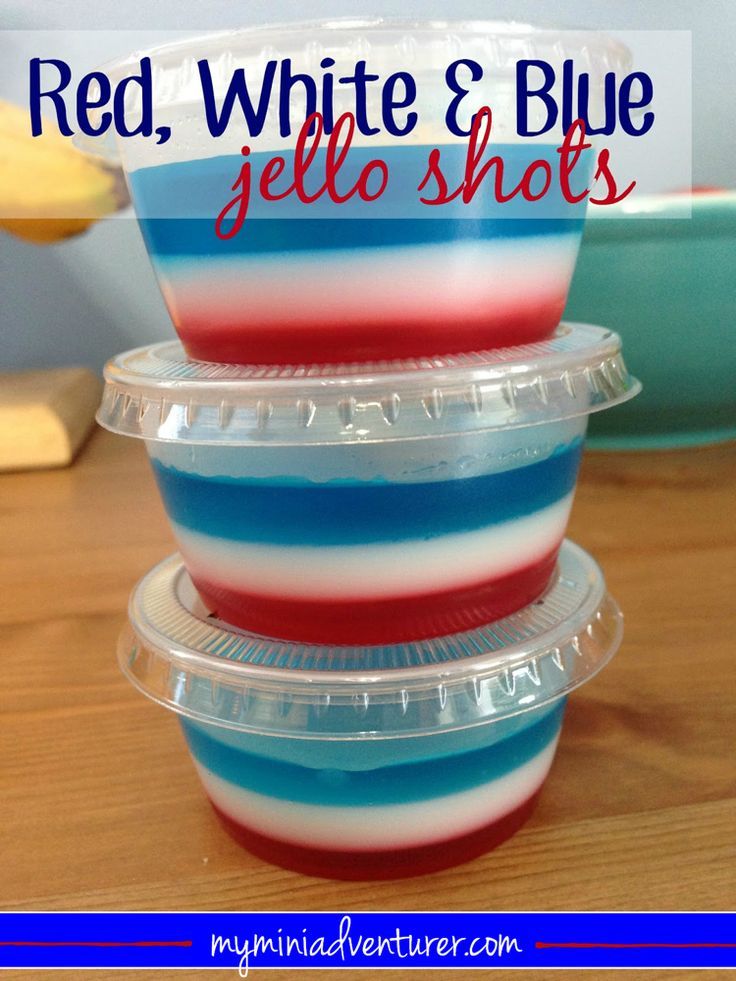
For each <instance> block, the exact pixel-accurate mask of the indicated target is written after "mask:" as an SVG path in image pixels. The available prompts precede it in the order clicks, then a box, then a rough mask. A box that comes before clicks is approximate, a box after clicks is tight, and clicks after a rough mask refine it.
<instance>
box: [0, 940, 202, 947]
mask: <svg viewBox="0 0 736 981" xmlns="http://www.w3.org/2000/svg"><path fill="white" fill-rule="evenodd" d="M191 946H192V941H191V940H0V947H191Z"/></svg>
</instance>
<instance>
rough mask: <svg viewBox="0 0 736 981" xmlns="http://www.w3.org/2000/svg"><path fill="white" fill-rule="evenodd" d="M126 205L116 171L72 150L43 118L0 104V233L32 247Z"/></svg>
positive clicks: (73, 231) (83, 228) (76, 230)
mask: <svg viewBox="0 0 736 981" xmlns="http://www.w3.org/2000/svg"><path fill="white" fill-rule="evenodd" d="M127 203H128V193H127V188H126V186H125V181H124V179H123V176H122V174H121V172H120V171H119V170H118V169H116V168H114V167H110V166H109V165H108V164H106V163H104V162H103V161H102V160H98V159H97V158H96V157H93V156H90V155H89V154H86V153H82V152H81V151H80V150H77V148H76V147H74V146H73V145H72V143H71V141H70V140H69V139H68V138H67V137H64V136H62V135H61V134H60V133H59V132H58V130H56V131H54V129H53V124H52V123H50V122H49V121H48V120H44V132H43V134H42V135H41V136H37V137H34V136H32V135H31V129H30V122H29V119H28V113H27V111H26V110H24V109H22V108H21V107H20V106H16V105H13V104H12V103H10V102H4V101H2V100H0V229H3V230H4V231H6V232H10V233H11V234H13V235H16V236H17V237H18V238H22V239H25V240H26V241H28V242H33V243H35V244H38V245H43V244H48V243H51V242H58V241H61V240H62V239H65V238H68V237H69V236H71V235H79V234H80V233H81V232H84V231H86V230H87V229H88V228H89V227H90V225H92V224H94V222H96V221H98V220H99V219H100V218H104V217H105V216H106V215H109V214H112V213H113V212H115V211H118V210H119V209H120V208H122V207H125V206H126V205H127Z"/></svg>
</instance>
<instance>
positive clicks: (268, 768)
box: [181, 700, 565, 807]
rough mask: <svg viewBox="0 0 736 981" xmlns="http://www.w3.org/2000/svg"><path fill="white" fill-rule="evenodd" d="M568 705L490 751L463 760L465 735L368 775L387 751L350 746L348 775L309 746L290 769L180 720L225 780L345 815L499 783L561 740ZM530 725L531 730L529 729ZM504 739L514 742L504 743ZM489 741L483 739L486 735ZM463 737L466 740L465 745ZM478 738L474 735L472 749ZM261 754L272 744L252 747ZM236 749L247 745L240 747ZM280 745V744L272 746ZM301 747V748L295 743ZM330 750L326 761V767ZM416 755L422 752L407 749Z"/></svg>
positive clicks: (509, 725)
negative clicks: (353, 763) (352, 762)
mask: <svg viewBox="0 0 736 981" xmlns="http://www.w3.org/2000/svg"><path fill="white" fill-rule="evenodd" d="M564 708H565V703H564V700H561V701H558V702H557V703H556V704H555V705H554V707H552V708H551V709H550V708H545V709H540V710H539V711H536V712H535V711H533V710H532V711H530V712H528V713H526V714H525V715H524V716H523V717H522V719H521V720H519V719H510V720H508V721H506V722H498V723H493V724H491V725H487V726H485V727H482V728H483V729H485V730H486V732H487V738H488V740H490V741H491V744H490V745H486V746H481V747H478V748H473V749H470V750H468V751H466V752H462V750H460V749H459V747H458V744H459V743H461V741H462V736H463V734H462V733H459V734H453V733H450V734H448V735H447V736H445V737H433V738H432V740H431V746H432V748H433V750H434V755H432V756H427V758H424V759H418V760H415V761H414V762H410V763H405V762H397V763H395V764H394V765H382V766H377V767H375V768H373V769H366V765H367V761H368V760H370V758H371V754H372V753H374V752H376V754H377V755H378V754H380V755H381V756H383V757H384V759H382V761H381V762H383V763H385V755H386V747H385V746H381V745H380V742H381V741H378V745H376V746H374V745H373V744H372V743H371V741H370V740H353V741H352V742H349V743H346V744H344V748H343V756H344V757H345V764H346V767H345V768H342V769H341V768H336V767H334V766H329V765H327V766H326V765H325V764H329V763H332V762H334V758H333V752H334V747H331V746H330V745H329V741H328V742H327V743H326V744H323V743H320V742H319V741H318V740H315V741H313V740H302V741H301V747H300V748H299V749H298V750H297V751H296V752H299V753H300V754H301V755H302V757H303V760H304V762H303V764H301V763H294V762H288V761H286V760H284V759H275V758H273V757H272V756H265V755H260V754H256V753H253V752H250V751H249V750H248V748H247V747H249V746H250V745H251V742H252V740H251V737H249V736H248V735H247V734H245V733H240V734H233V733H230V734H228V742H223V741H221V733H222V730H218V729H217V727H214V726H207V725H203V724H201V723H195V722H191V721H190V720H188V719H186V718H182V719H181V724H182V727H183V729H184V734H185V736H186V739H187V742H188V744H189V749H190V750H191V752H192V755H193V756H194V758H195V759H196V760H197V761H198V762H200V763H201V764H202V765H203V766H205V767H206V768H207V769H208V770H210V771H211V772H212V773H214V774H216V775H217V776H218V777H220V778H222V779H223V780H227V781H228V782H230V783H232V784H234V785H236V786H238V787H243V788H245V789H246V790H251V791H254V792H256V793H259V794H264V795H267V796H271V797H277V798H280V799H283V800H290V801H295V802H299V803H305V804H323V805H330V806H339V807H350V806H365V805H369V804H401V803H411V802H415V801H422V800H429V799H431V798H433V797H437V796H441V795H446V794H453V793H458V792H460V791H463V790H470V789H472V788H473V787H476V786H479V785H481V784H484V783H487V782H489V781H491V780H495V779H497V778H499V777H502V776H504V775H505V774H507V773H510V772H511V771H512V770H514V769H516V768H517V767H519V766H522V765H523V764H524V763H527V762H528V761H529V760H531V759H532V758H533V757H534V756H536V755H537V754H539V753H540V752H541V751H542V750H543V749H544V748H545V747H546V746H548V745H549V744H550V742H552V740H553V739H555V738H556V736H557V733H558V732H559V730H560V726H561V725H562V716H563V713H564ZM527 718H528V719H529V722H528V724H526V725H524V721H525V720H526V719H527ZM504 733H508V735H505V736H504ZM481 735H482V734H481ZM458 737H459V738H458ZM477 738H478V733H473V732H472V731H471V732H470V733H469V740H470V741H471V742H475V741H477ZM253 741H254V742H255V743H256V745H259V747H260V748H261V749H265V748H267V746H268V741H267V740H263V739H261V740H253ZM237 742H240V743H241V744H242V748H241V746H238V745H236V743H237ZM272 742H273V740H272ZM293 742H296V741H293ZM407 742H412V740H406V739H405V740H400V739H397V740H393V751H394V753H395V756H396V758H397V759H398V760H401V759H402V758H403V751H404V749H405V744H406V743H407ZM323 750H324V753H325V757H326V758H325V759H322V756H323ZM406 751H407V752H408V753H416V752H417V748H416V747H406ZM351 755H352V756H359V757H360V759H359V760H356V768H355V769H352V768H350V756H351Z"/></svg>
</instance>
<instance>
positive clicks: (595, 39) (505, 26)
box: [99, 17, 631, 78]
mask: <svg viewBox="0 0 736 981" xmlns="http://www.w3.org/2000/svg"><path fill="white" fill-rule="evenodd" d="M317 31H320V32H324V33H325V34H327V35H329V36H330V37H335V36H338V35H339V34H340V33H341V32H342V33H343V34H344V35H345V36H346V37H351V36H352V37H362V36H364V35H366V34H369V35H376V34H381V33H382V34H384V36H385V35H386V34H389V33H395V34H397V35H400V34H405V33H406V32H411V33H412V34H413V35H416V34H419V35H426V36H428V37H432V36H435V37H436V36H442V35H452V36H454V37H456V38H461V37H463V36H465V37H469V38H482V37H483V36H488V35H495V36H494V42H495V43H496V44H501V45H503V44H504V43H507V44H518V43H519V42H526V43H527V44H533V43H535V42H536V43H537V44H540V45H541V44H548V45H549V46H550V48H551V49H552V50H557V51H559V46H560V44H561V40H560V39H561V38H563V37H564V38H567V39H568V40H569V41H570V42H571V43H572V44H574V45H577V46H579V47H580V48H581V49H583V48H584V49H585V50H586V51H587V53H588V55H589V56H591V55H595V56H597V57H600V58H602V59H603V60H604V63H605V67H606V69H607V70H611V69H612V68H614V69H615V68H620V67H624V66H628V65H630V63H631V53H630V51H629V49H628V48H627V46H626V45H625V44H624V43H623V42H622V41H619V40H618V39H617V38H615V37H613V36H611V35H609V34H606V33H605V32H603V31H596V30H587V31H586V30H581V29H574V28H573V29H569V30H568V29H565V28H551V27H538V26H536V25H533V24H529V23H524V22H520V21H514V20H502V19H499V20H494V19H484V18H478V19H475V18H470V19H454V18H448V19H434V18H431V19H427V20H424V19H421V18H403V17H363V18H356V17H329V18H317V19H310V18H307V19H304V20H295V21H276V22H271V23H266V24H256V25H252V26H248V27H241V28H236V29H233V30H227V31H215V32H207V33H204V34H197V35H196V36H192V37H188V38H182V39H179V40H177V41H171V42H167V43H164V44H158V45H153V46H152V47H150V48H145V49H142V50H140V51H135V52H133V53H131V54H128V55H125V56H122V57H120V58H116V59H112V60H110V61H108V62H106V63H105V64H104V65H102V66H101V67H100V69H99V70H100V71H104V72H105V73H106V74H107V75H108V76H109V77H110V78H114V77H115V76H117V75H118V74H120V73H122V72H124V71H127V70H128V69H129V68H132V67H135V66H137V64H138V62H139V61H140V59H141V58H142V57H151V58H156V59H157V61H158V62H159V63H160V64H163V63H164V62H165V63H168V62H169V61H172V62H177V61H181V60H182V59H183V58H185V57H187V55H188V52H190V51H191V50H192V49H196V48H197V47H201V46H202V45H203V43H206V44H212V45H218V44H219V45H222V46H223V47H224V46H229V47H231V48H232V47H237V46H238V45H243V46H245V47H248V46H249V45H252V46H253V52H252V53H255V52H256V51H257V47H256V46H257V45H258V44H260V45H261V47H263V45H264V44H265V42H266V41H269V40H278V39H284V38H286V37H287V36H288V37H289V38H291V37H294V38H295V39H297V38H300V39H301V40H304V35H305V33H306V32H311V33H313V32H317ZM558 56H559V54H558Z"/></svg>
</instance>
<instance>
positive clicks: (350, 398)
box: [97, 323, 641, 445]
mask: <svg viewBox="0 0 736 981" xmlns="http://www.w3.org/2000/svg"><path fill="white" fill-rule="evenodd" d="M105 381H106V385H105V391H104V394H103V400H102V404H101V406H100V408H99V411H98V413H97V420H98V422H99V423H100V425H102V426H104V427H105V428H106V429H110V430H111V431H112V432H115V433H118V434H121V435H125V436H135V437H140V438H144V439H151V440H157V441H162V442H179V441H184V442H190V443H195V444H200V445H201V444H225V443H227V444H232V445H248V444H253V443H270V444H273V445H292V444H325V443H343V442H369V441H377V440H380V441H385V440H393V439H413V438H423V437H426V436H430V437H431V436H437V435H450V434H454V433H461V432H475V431H477V432H480V431H491V430H495V429H509V428H521V427H524V426H531V425H538V424H540V423H546V422H557V421H562V420H565V419H572V418H576V417H579V416H582V415H587V414H589V413H592V412H597V411H600V410H601V409H604V408H609V407H611V406H613V405H617V404H618V403H620V402H624V401H626V400H627V399H630V398H632V397H633V396H634V395H636V393H637V392H638V391H639V389H640V387H641V386H640V385H639V383H638V381H637V380H636V379H635V378H632V376H631V375H630V374H629V373H628V370H627V368H626V365H625V363H624V361H623V358H622V355H621V340H620V338H619V337H618V335H617V334H615V333H613V332H612V331H609V330H606V329H604V328H602V327H594V326H592V325H589V324H567V323H563V324H560V326H559V327H558V329H557V331H556V332H555V334H554V335H553V337H551V338H550V339H549V340H547V341H541V342H538V343H536V344H527V345H519V346H516V347H509V348H501V349H497V350H494V351H485V352H474V353H467V354H458V355H447V356H443V357H435V358H420V359H416V360H414V361H408V360H404V361H400V362H391V361H388V362H380V363H375V364H351V365H307V366H288V365H287V366H267V365H266V366H263V365H234V364H233V365H229V364H215V363H211V362H199V361H191V360H188V359H187V358H186V356H185V354H184V351H183V348H182V347H181V346H180V345H179V344H178V343H177V342H165V343H163V344H154V345H149V346H147V347H142V348H136V349H135V350H133V351H128V352H125V353H123V354H121V355H118V356H117V357H116V358H113V359H112V360H111V361H110V362H108V364H107V365H106V367H105Z"/></svg>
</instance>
